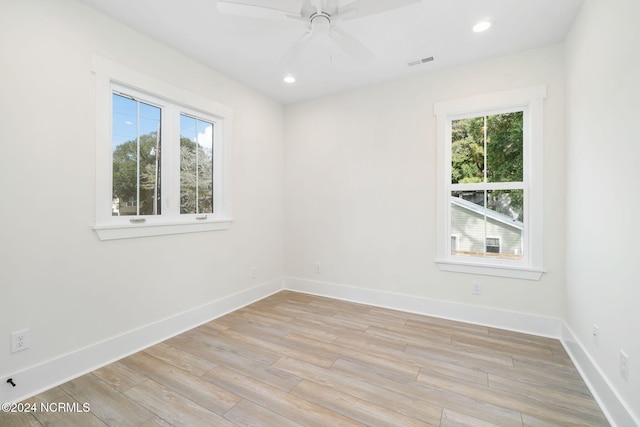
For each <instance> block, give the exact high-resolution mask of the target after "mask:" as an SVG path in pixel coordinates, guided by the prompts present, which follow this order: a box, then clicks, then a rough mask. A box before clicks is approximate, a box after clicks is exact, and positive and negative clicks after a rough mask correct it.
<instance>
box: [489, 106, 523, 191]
mask: <svg viewBox="0 0 640 427" xmlns="http://www.w3.org/2000/svg"><path fill="white" fill-rule="evenodd" d="M486 153H487V181H488V182H522V159H523V157H522V111H518V112H515V113H504V114H496V115H494V116H488V117H487V144H486Z"/></svg>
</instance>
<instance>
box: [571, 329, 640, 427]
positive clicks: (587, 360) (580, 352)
mask: <svg viewBox="0 0 640 427" xmlns="http://www.w3.org/2000/svg"><path fill="white" fill-rule="evenodd" d="M560 341H561V342H562V345H564V348H565V349H566V350H567V353H569V356H570V357H571V360H573V363H574V364H575V365H576V368H578V371H579V372H580V375H581V376H582V378H583V379H584V382H585V383H586V384H587V387H589V390H590V391H591V394H593V396H594V397H595V399H596V401H597V402H598V404H599V405H600V408H601V409H602V411H603V412H604V414H605V415H606V417H607V419H608V420H609V422H610V423H611V425H612V426H614V427H615V426H620V427H631V426H640V419H639V418H638V417H637V416H635V415H634V414H633V412H632V411H631V409H630V408H629V406H628V405H627V404H626V403H625V401H624V400H623V399H622V398H621V397H620V395H619V394H618V393H617V391H616V389H615V388H614V387H613V386H612V385H611V383H610V382H609V380H608V379H607V377H606V376H605V375H604V374H603V373H602V371H601V370H600V368H599V367H598V365H597V364H596V363H595V362H594V361H593V359H592V358H591V356H590V355H589V353H588V352H587V351H586V349H585V347H584V346H583V345H582V343H581V342H580V340H578V339H577V337H576V336H575V335H574V333H573V331H572V330H571V328H569V326H568V325H567V324H566V323H564V322H563V323H562V329H561V337H560Z"/></svg>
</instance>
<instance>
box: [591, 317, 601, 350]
mask: <svg viewBox="0 0 640 427" xmlns="http://www.w3.org/2000/svg"><path fill="white" fill-rule="evenodd" d="M592 334H593V344H594V345H595V346H596V347H598V346H599V345H600V327H599V326H598V325H596V324H595V323H594V324H593V332H592Z"/></svg>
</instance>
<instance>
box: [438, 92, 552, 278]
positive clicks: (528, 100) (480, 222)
mask: <svg viewBox="0 0 640 427" xmlns="http://www.w3.org/2000/svg"><path fill="white" fill-rule="evenodd" d="M545 96H546V88H545V87H544V86H536V87H530V88H524V89H518V90H514V91H509V92H500V93H493V94H487V95H481V96H476V97H471V98H464V99H459V100H453V101H447V102H442V103H438V104H436V105H435V114H436V117H437V144H438V153H439V156H438V162H437V164H438V229H439V232H438V259H437V260H436V262H437V263H438V265H439V267H440V269H441V270H444V271H457V272H466V273H474V274H489V275H498V276H507V277H516V278H523V279H534V280H537V279H539V278H540V276H541V274H542V273H543V271H544V270H543V268H542V210H541V206H542V102H543V99H544V97H545ZM453 236H456V238H455V240H454V239H453Z"/></svg>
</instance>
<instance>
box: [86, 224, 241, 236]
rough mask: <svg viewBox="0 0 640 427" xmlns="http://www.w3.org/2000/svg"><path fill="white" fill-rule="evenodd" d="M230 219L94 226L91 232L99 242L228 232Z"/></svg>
mask: <svg viewBox="0 0 640 427" xmlns="http://www.w3.org/2000/svg"><path fill="white" fill-rule="evenodd" d="M231 222H232V221H231V219H222V220H217V221H207V222H200V221H198V222H165V223H155V224H154V223H151V224H122V225H96V226H94V227H93V230H94V231H95V232H96V234H97V235H98V238H99V239H100V240H117V239H133V238H137V237H152V236H164V235H168V234H184V233H200V232H205V231H216V230H228V229H229V228H231Z"/></svg>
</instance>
